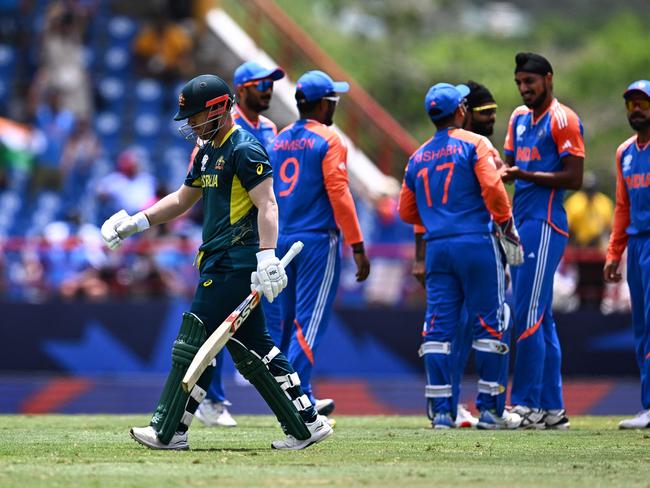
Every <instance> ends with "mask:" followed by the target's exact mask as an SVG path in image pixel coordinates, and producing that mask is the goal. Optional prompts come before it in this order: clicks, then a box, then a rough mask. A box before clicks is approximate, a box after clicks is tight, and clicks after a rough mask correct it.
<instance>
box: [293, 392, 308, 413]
mask: <svg viewBox="0 0 650 488" xmlns="http://www.w3.org/2000/svg"><path fill="white" fill-rule="evenodd" d="M293 404H294V405H295V406H296V408H297V409H298V411H300V410H304V409H306V408H309V407H311V402H310V401H309V397H308V396H307V395H302V396H299V397H298V398H296V399H295V400H293Z"/></svg>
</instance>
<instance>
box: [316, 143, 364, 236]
mask: <svg viewBox="0 0 650 488" xmlns="http://www.w3.org/2000/svg"><path fill="white" fill-rule="evenodd" d="M327 142H328V144H329V148H328V149H327V153H325V157H324V158H323V164H322V168H323V180H324V183H325V190H326V191H327V196H328V197H329V201H330V204H331V205H332V210H333V211H334V220H336V224H337V225H338V226H339V229H341V231H342V232H343V238H344V239H345V242H346V244H348V245H352V244H357V243H359V242H363V235H362V234H361V227H360V226H359V219H358V218H357V210H356V208H355V207H354V200H353V199H352V193H350V185H349V183H348V171H347V159H348V149H347V147H345V145H344V144H343V141H342V140H341V138H340V136H339V135H338V134H336V133H334V132H333V133H332V136H331V137H329V138H328V140H327Z"/></svg>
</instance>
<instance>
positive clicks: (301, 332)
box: [269, 71, 370, 415]
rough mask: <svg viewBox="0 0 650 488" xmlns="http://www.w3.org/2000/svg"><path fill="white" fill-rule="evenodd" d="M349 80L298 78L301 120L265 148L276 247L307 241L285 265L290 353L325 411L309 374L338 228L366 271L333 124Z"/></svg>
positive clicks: (335, 266) (360, 270)
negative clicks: (275, 205) (277, 221)
mask: <svg viewBox="0 0 650 488" xmlns="http://www.w3.org/2000/svg"><path fill="white" fill-rule="evenodd" d="M348 89H349V85H348V83H346V82H343V81H338V82H335V81H333V80H332V78H331V77H330V76H329V75H327V74H326V73H324V72H322V71H308V72H307V73H305V74H303V75H302V76H301V77H300V78H299V79H298V81H297V83H296V102H297V105H298V111H299V112H300V119H299V120H298V121H296V122H294V123H293V124H291V125H290V126H288V127H287V128H285V129H284V130H283V131H282V132H280V134H278V136H277V137H276V138H275V140H274V141H273V144H272V146H271V148H270V151H269V155H270V160H271V164H272V166H273V176H274V178H273V187H274V190H275V194H276V197H277V199H278V208H279V212H280V237H279V239H278V252H280V253H282V252H285V250H288V249H289V247H290V246H291V243H292V242H293V241H295V240H301V241H302V242H303V243H304V244H305V247H304V249H303V251H302V252H301V253H300V255H299V256H298V257H296V259H294V260H293V261H292V262H291V264H290V265H289V267H288V268H287V275H288V276H289V281H290V284H289V286H288V288H287V290H286V291H285V293H284V294H283V295H282V299H281V300H280V304H281V308H282V318H283V323H284V327H285V330H288V331H290V341H289V346H288V354H287V356H288V358H289V361H290V362H291V364H292V365H293V366H294V367H295V368H296V371H297V372H298V375H299V376H300V380H301V383H302V385H303V389H304V391H305V393H306V394H307V395H308V396H309V398H310V400H311V401H312V402H313V403H314V404H315V405H316V408H317V409H318V412H319V413H321V414H323V415H329V414H330V413H331V412H332V410H333V409H334V402H333V400H331V399H321V400H316V399H315V398H314V395H313V391H312V387H311V375H312V371H313V368H314V365H315V363H316V352H317V350H318V346H319V344H320V342H321V339H322V337H323V335H324V334H325V330H326V329H327V325H328V323H329V319H330V315H331V310H332V304H333V302H334V297H335V296H336V290H337V288H338V283H339V274H340V268H341V249H340V244H341V236H340V234H341V231H342V233H343V237H344V239H345V243H346V244H347V245H349V246H350V247H351V248H352V253H353V254H352V255H353V257H354V262H355V264H356V266H357V281H363V280H365V279H366V278H367V277H368V274H369V272H370V262H369V261H368V257H367V256H366V253H365V250H364V246H363V235H362V234H361V229H360V227H359V221H358V219H357V213H356V209H355V207H354V201H353V200H352V194H351V193H350V188H349V185H348V174H347V147H346V146H345V144H344V143H343V141H342V139H341V136H340V135H339V134H338V133H337V132H336V131H335V130H333V129H332V128H331V127H330V126H331V125H332V124H333V117H334V111H335V110H336V105H337V103H338V101H339V96H338V93H344V92H347V91H348Z"/></svg>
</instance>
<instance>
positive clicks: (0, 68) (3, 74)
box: [0, 44, 16, 80]
mask: <svg viewBox="0 0 650 488" xmlns="http://www.w3.org/2000/svg"><path fill="white" fill-rule="evenodd" d="M15 71H16V49H15V48H14V47H12V46H10V45H8V44H0V78H1V79H2V80H10V79H12V78H13V77H14V73H15Z"/></svg>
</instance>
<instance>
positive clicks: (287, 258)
mask: <svg viewBox="0 0 650 488" xmlns="http://www.w3.org/2000/svg"><path fill="white" fill-rule="evenodd" d="M304 246H305V245H304V244H303V243H302V241H296V242H294V243H293V244H291V247H290V248H289V250H288V251H287V253H286V254H285V255H284V256H282V259H280V263H282V267H283V268H286V267H287V266H289V263H290V262H291V260H292V259H293V258H295V257H296V256H297V255H298V254H300V251H302V248H303V247H304ZM255 289H256V290H257V293H261V292H262V285H257V286H256V287H255Z"/></svg>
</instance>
